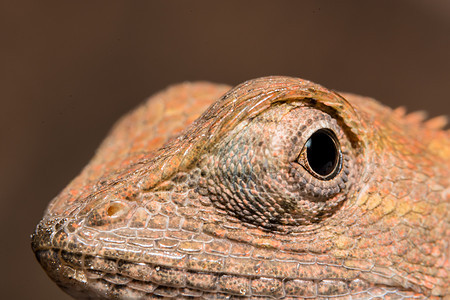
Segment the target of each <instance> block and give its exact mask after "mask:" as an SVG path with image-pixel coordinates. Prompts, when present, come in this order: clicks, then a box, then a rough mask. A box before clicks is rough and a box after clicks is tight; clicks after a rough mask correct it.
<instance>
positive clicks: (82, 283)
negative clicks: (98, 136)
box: [32, 77, 450, 299]
mask: <svg viewBox="0 0 450 300" xmlns="http://www.w3.org/2000/svg"><path fill="white" fill-rule="evenodd" d="M228 89H229V87H227V86H225V85H215V84H209V83H186V84H180V85H177V86H174V87H171V88H169V89H167V90H166V91H163V92H161V93H159V94H157V95H156V96H154V97H152V98H151V99H150V100H148V101H147V102H146V103H145V104H144V105H142V106H141V107H139V108H138V109H136V110H135V111H133V112H132V113H130V114H129V115H127V116H126V117H125V118H123V119H122V120H121V121H120V122H119V123H118V124H117V125H116V126H115V128H114V130H113V131H112V133H111V134H110V135H109V136H108V138H107V139H106V140H105V141H104V142H103V144H102V145H101V147H100V149H99V150H98V152H97V153H96V155H95V157H94V158H93V159H92V161H91V162H90V163H89V165H88V166H87V167H86V168H85V169H84V170H83V171H82V172H81V174H80V175H79V176H78V177H76V178H75V179H74V180H73V181H72V182H71V183H70V184H69V186H68V187H67V188H66V189H64V190H63V191H62V192H61V193H60V194H59V195H58V196H57V197H56V198H55V199H54V200H53V201H52V202H51V203H50V204H49V207H48V209H47V211H46V214H45V216H44V218H43V220H42V221H41V222H40V224H39V225H38V226H37V229H36V231H35V233H34V234H33V236H32V247H33V250H34V251H35V253H36V257H37V258H38V260H39V262H40V263H41V264H42V266H43V268H44V269H45V271H46V272H47V273H48V275H49V276H50V277H51V278H52V279H53V280H54V281H55V282H56V283H57V284H58V285H59V286H60V287H61V288H62V289H64V290H65V291H66V292H67V293H69V294H71V295H72V296H74V297H75V298H87V299H96V298H113V299H153V298H158V297H159V296H164V297H174V298H177V299H179V298H183V297H186V298H189V297H199V298H205V299H229V298H233V299H234V298H239V297H249V298H259V299H263V298H283V299H301V298H304V297H305V298H321V299H324V298H329V297H333V299H336V297H338V298H345V299H347V298H348V299H350V298H351V299H353V298H358V299H372V298H377V299H380V298H385V299H402V298H409V297H417V298H441V297H442V298H449V297H450V296H449V295H450V288H449V282H450V274H449V272H450V263H449V256H450V255H449V239H450V218H449V209H450V188H449V180H450V179H449V178H450V173H449V169H450V139H449V137H450V134H449V132H448V131H444V130H442V129H440V128H441V127H443V123H444V122H443V119H442V118H436V119H433V120H430V121H427V122H423V120H422V118H421V115H420V114H417V113H416V114H410V115H405V114H404V111H403V110H402V109H397V110H391V109H389V108H387V107H385V106H383V105H381V104H379V103H378V102H376V101H375V100H373V99H369V98H365V97H360V96H355V95H351V94H341V95H339V94H337V93H335V92H332V91H329V90H327V89H325V88H323V87H321V86H319V85H317V84H314V83H311V82H308V81H305V80H301V79H296V78H288V77H266V78H260V79H255V80H252V81H248V82H245V83H243V84H241V85H239V86H237V87H236V88H234V89H232V90H230V91H229V92H227V93H226V94H225V95H224V96H222V95H223V94H224V93H225V92H226V91H227V90H228ZM221 96H222V97H221ZM217 99H218V100H217ZM215 100H217V102H214V101H215ZM212 103H214V104H213V105H212V106H210V105H211V104H212ZM208 106H210V107H209V108H208ZM207 108H208V109H207ZM206 109H207V110H206ZM205 110H206V111H205ZM204 111H205V112H204ZM203 112H204V113H203ZM201 113H203V114H202V115H201V116H200V114H201ZM199 116H200V117H199ZM320 128H328V129H329V130H332V131H333V132H334V134H335V136H336V138H337V139H338V143H337V144H338V145H339V148H340V151H341V153H342V160H341V163H342V167H341V168H338V169H337V173H336V174H335V175H333V176H334V177H332V178H327V179H326V180H325V179H324V178H319V177H317V176H314V175H313V173H311V172H310V170H308V168H307V166H306V165H305V156H304V155H305V152H303V150H302V149H305V148H304V147H305V146H304V145H305V143H306V141H307V140H308V138H309V137H310V136H311V134H312V133H313V132H315V131H316V130H318V129H320ZM302 153H303V154H302ZM302 155H303V156H302ZM302 157H303V158H302Z"/></svg>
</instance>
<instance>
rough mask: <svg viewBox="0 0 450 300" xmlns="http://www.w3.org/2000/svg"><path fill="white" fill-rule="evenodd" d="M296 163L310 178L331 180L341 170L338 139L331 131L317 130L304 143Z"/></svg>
mask: <svg viewBox="0 0 450 300" xmlns="http://www.w3.org/2000/svg"><path fill="white" fill-rule="evenodd" d="M297 161H298V163H300V165H302V166H303V168H305V169H306V170H307V171H308V172H309V173H310V174H311V175H312V176H314V177H316V178H318V179H320V180H324V181H325V180H331V179H333V178H334V177H336V175H337V174H339V172H340V171H341V169H342V151H341V146H340V143H339V140H338V138H337V137H336V134H335V133H334V131H333V130H331V129H328V128H322V129H319V130H317V131H315V132H313V133H312V134H311V136H310V137H309V138H308V140H307V141H306V143H305V145H304V146H303V149H302V150H301V152H300V155H299V157H298V159H297Z"/></svg>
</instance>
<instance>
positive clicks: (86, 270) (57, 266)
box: [32, 219, 426, 299]
mask: <svg viewBox="0 0 450 300" xmlns="http://www.w3.org/2000/svg"><path fill="white" fill-rule="evenodd" d="M65 224H67V220H65V219H53V220H48V221H46V222H42V223H41V224H40V225H39V226H38V228H37V230H36V232H35V233H34V234H33V236H32V240H33V243H32V247H33V250H34V252H35V255H36V257H37V259H38V261H39V262H40V263H41V265H42V266H43V268H44V270H45V271H46V272H47V274H48V275H49V277H50V278H52V280H53V281H55V282H56V283H57V284H58V285H59V286H60V287H61V288H62V289H63V290H64V291H66V292H67V293H69V294H70V295H72V296H73V297H75V298H77V299H110V298H117V299H145V298H147V297H152V296H162V297H167V298H174V299H175V298H179V297H185V296H186V297H194V298H198V299H216V298H218V297H219V298H220V297H230V296H239V297H245V298H254V297H258V298H259V297H270V298H276V299H283V298H285V297H290V298H296V297H313V298H314V297H331V296H333V297H335V296H344V297H349V298H350V297H358V298H360V299H371V298H376V297H382V298H383V297H393V298H398V299H400V298H409V297H411V298H413V297H414V298H416V299H417V298H423V299H424V298H426V297H425V295H423V294H420V293H419V292H417V291H414V290H412V289H407V288H405V287H401V286H400V285H394V284H393V282H392V281H390V280H389V278H384V282H383V281H380V278H382V277H377V278H378V279H379V280H378V281H379V282H378V283H376V284H374V283H370V279H371V278H373V277H372V273H371V272H361V271H355V270H351V269H347V270H346V271H347V272H346V271H344V272H341V274H347V275H345V276H342V278H333V277H332V276H331V277H327V276H330V275H323V274H327V273H326V270H328V271H330V270H331V268H332V266H326V265H323V264H322V265H321V264H318V263H317V262H316V263H311V262H310V263H303V264H299V263H293V262H292V261H284V262H282V261H279V262H278V265H277V267H278V268H274V266H272V265H271V264H272V263H273V261H264V260H261V261H259V262H257V263H255V265H254V268H253V270H254V271H253V273H251V272H248V274H247V276H243V275H242V272H237V271H236V272H233V270H232V269H231V267H230V266H236V265H239V260H242V259H240V258H238V257H235V258H231V259H232V260H233V261H231V260H226V259H225V258H224V257H222V256H221V255H203V256H202V255H195V254H192V253H191V254H188V253H180V252H174V251H170V250H166V251H164V250H156V249H153V248H151V249H148V251H145V253H143V252H142V251H141V252H140V253H138V252H137V251H136V252H135V253H134V255H139V256H140V258H139V260H137V259H136V260H134V259H133V260H124V259H120V258H118V257H119V256H117V255H113V254H112V253H117V252H118V251H120V246H116V249H114V251H111V247H113V246H112V245H111V244H110V245H108V246H105V245H100V244H98V243H97V244H90V245H89V242H88V241H86V240H83V239H81V238H80V237H78V236H74V235H72V236H70V235H67V236H68V239H67V240H65V241H63V242H62V241H61V236H66V235H65V234H64V233H63V232H66V231H65V230H66V227H65ZM56 228H58V229H56ZM69 236H70V237H69ZM108 247H109V248H110V249H109V250H108ZM105 251H110V253H111V254H110V255H105ZM244 263H247V261H245V262H244V261H243V260H242V263H241V264H242V265H243V264H244ZM294 264H295V265H296V271H295V272H296V273H295V274H294V273H290V272H292V270H291V269H290V266H294ZM283 265H284V266H285V269H284V273H283V270H282V271H281V272H282V273H277V274H272V273H269V271H268V270H280V266H283ZM257 266H258V267H259V269H257ZM301 268H304V269H308V271H307V273H309V274H310V273H311V270H316V274H318V276H317V277H314V278H313V277H309V278H306V277H301V275H300V274H301V272H302V271H301ZM335 268H336V267H335ZM341 269H342V267H341ZM299 270H300V271H299ZM305 272H306V271H305ZM320 272H322V276H321V275H319V274H320ZM328 274H330V273H328ZM366 279H367V280H366ZM382 279H383V278H382Z"/></svg>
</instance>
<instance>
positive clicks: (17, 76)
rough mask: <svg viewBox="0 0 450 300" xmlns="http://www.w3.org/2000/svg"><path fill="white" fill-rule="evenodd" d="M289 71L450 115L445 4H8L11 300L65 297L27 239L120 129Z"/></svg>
mask: <svg viewBox="0 0 450 300" xmlns="http://www.w3.org/2000/svg"><path fill="white" fill-rule="evenodd" d="M264 75H291V76H297V77H302V78H306V79H309V80H312V81H315V82H318V83H321V84H323V85H325V86H326V87H329V88H332V89H336V90H341V91H348V92H354V93H359V94H363V95H367V96H372V97H375V98H377V99H379V100H380V101H382V102H384V103H385V104H387V105H390V106H392V107H397V106H400V105H404V106H406V107H408V109H409V110H410V111H413V110H420V109H424V110H427V111H428V112H429V113H430V116H437V115H441V114H447V115H448V114H449V112H450V97H449V96H448V89H449V87H450V2H449V1H447V0H442V1H438V0H432V1H431V0H427V1H422V0H402V1H400V0H399V1H381V0H377V1H358V0H357V1H346V0H341V1H334V0H330V1H221V2H219V1H85V2H78V1H46V0H43V1H29V2H28V1H1V2H0V101H1V109H0V113H1V116H0V166H1V167H0V204H1V209H0V233H1V240H0V241H1V244H2V245H1V247H0V251H1V253H0V255H1V256H0V257H1V261H2V263H1V269H2V271H1V272H0V283H1V293H2V298H3V299H69V297H68V296H66V295H65V294H64V293H63V292H61V291H60V290H59V289H58V288H57V287H56V285H55V284H53V283H52V282H51V281H50V280H49V279H48V278H47V276H46V275H45V273H44V272H43V271H42V270H41V268H40V266H39V265H38V263H37V262H36V261H35V258H34V255H33V253H32V251H31V249H30V240H29V236H30V234H31V233H32V231H33V230H34V227H35V225H36V224H37V223H38V221H39V219H40V218H41V216H42V213H43V211H44V209H45V207H46V205H47V203H48V201H49V200H50V199H51V198H52V197H54V196H55V195H56V194H57V193H58V192H59V191H60V190H61V189H62V188H63V187H64V186H65V185H66V184H67V183H68V182H69V181H70V180H71V179H72V178H73V177H75V176H76V175H77V173H78V172H79V171H80V170H81V168H82V167H83V166H84V165H85V164H86V163H87V162H88V160H89V159H90V157H91V156H92V155H93V153H94V151H95V149H96V147H97V146H98V145H99V143H100V141H101V140H102V138H103V137H104V136H105V135H106V134H107V132H108V130H109V128H110V127H111V126H112V124H113V123H114V121H115V120H116V119H117V118H119V117H120V116H121V115H122V114H124V113H125V112H127V111H129V110H131V109H132V108H133V107H135V106H136V105H137V104H139V103H140V102H142V101H143V100H144V99H145V98H146V97H148V96H149V95H151V94H153V93H155V92H157V91H158V90H160V89H162V88H164V87H166V86H167V85H170V84H173V83H177V82H181V81H188V80H191V81H192V80H208V81H213V82H222V83H228V84H232V85H234V84H237V83H240V82H242V81H244V80H247V79H250V78H254V77H259V76H264Z"/></svg>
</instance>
